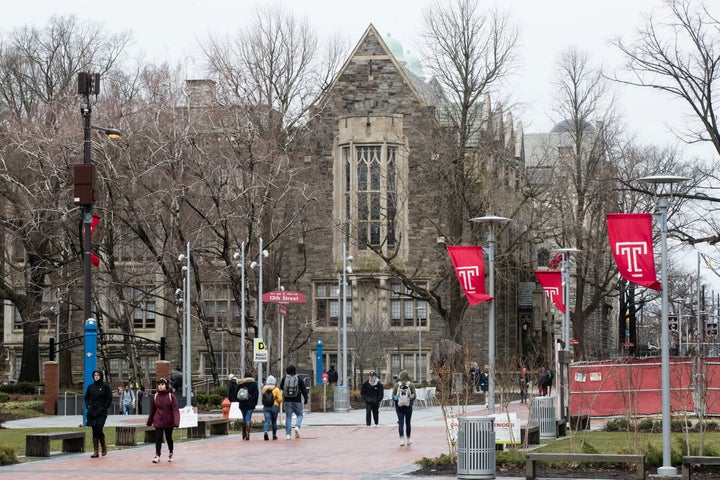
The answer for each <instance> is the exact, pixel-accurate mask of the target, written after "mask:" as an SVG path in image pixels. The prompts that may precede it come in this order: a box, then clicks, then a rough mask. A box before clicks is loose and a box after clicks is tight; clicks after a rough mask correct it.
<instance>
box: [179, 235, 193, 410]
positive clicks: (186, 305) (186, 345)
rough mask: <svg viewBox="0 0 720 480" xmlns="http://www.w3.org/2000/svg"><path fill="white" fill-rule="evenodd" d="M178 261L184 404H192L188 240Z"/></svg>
mask: <svg viewBox="0 0 720 480" xmlns="http://www.w3.org/2000/svg"><path fill="white" fill-rule="evenodd" d="M178 261H179V262H183V261H184V262H185V265H183V267H182V272H183V314H184V323H183V361H182V364H183V365H182V369H183V395H184V396H185V406H186V407H187V406H188V405H192V399H191V395H192V386H191V385H190V384H191V382H192V375H191V373H190V372H191V369H192V352H191V350H190V349H191V348H192V346H191V331H190V328H191V327H190V242H188V243H187V246H186V250H185V254H180V255H179V256H178Z"/></svg>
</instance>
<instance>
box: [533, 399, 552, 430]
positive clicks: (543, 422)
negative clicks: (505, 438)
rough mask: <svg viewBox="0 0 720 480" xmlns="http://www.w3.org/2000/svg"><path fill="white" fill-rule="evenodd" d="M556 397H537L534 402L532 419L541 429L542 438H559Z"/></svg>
mask: <svg viewBox="0 0 720 480" xmlns="http://www.w3.org/2000/svg"><path fill="white" fill-rule="evenodd" d="M554 399H555V397H535V398H534V399H533V404H532V412H531V416H532V421H531V423H532V424H534V425H537V426H538V427H539V430H540V438H557V426H556V424H555V403H554Z"/></svg>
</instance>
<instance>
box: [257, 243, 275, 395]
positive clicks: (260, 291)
mask: <svg viewBox="0 0 720 480" xmlns="http://www.w3.org/2000/svg"><path fill="white" fill-rule="evenodd" d="M258 245H259V247H260V253H259V254H258V261H257V262H252V263H251V264H250V268H252V269H254V268H255V267H258V338H259V339H260V340H262V338H263V300H262V296H263V258H264V257H267V256H268V255H269V254H268V251H267V250H263V239H262V238H260V237H258ZM281 373H282V372H281ZM262 381H263V362H258V383H261V382H262Z"/></svg>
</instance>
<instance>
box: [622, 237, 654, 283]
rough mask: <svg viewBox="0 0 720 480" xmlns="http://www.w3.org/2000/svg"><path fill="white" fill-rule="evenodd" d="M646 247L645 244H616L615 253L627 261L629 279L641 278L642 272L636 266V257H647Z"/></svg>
mask: <svg viewBox="0 0 720 480" xmlns="http://www.w3.org/2000/svg"><path fill="white" fill-rule="evenodd" d="M647 252H648V246H647V243H646V242H617V243H616V244H615V253H616V254H617V255H622V256H624V257H625V259H626V260H627V269H628V273H629V274H630V276H631V277H634V278H636V277H642V276H643V271H642V268H640V265H639V264H638V255H647Z"/></svg>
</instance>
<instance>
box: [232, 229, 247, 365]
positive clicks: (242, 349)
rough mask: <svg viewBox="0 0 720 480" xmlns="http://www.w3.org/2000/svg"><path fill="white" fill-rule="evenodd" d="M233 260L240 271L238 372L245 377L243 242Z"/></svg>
mask: <svg viewBox="0 0 720 480" xmlns="http://www.w3.org/2000/svg"><path fill="white" fill-rule="evenodd" d="M233 258H234V259H236V260H237V259H238V258H240V263H238V264H237V265H236V268H239V269H240V288H241V291H240V372H241V374H242V375H245V372H246V370H245V240H243V241H242V243H241V244H240V253H237V252H235V254H234V255H233Z"/></svg>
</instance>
